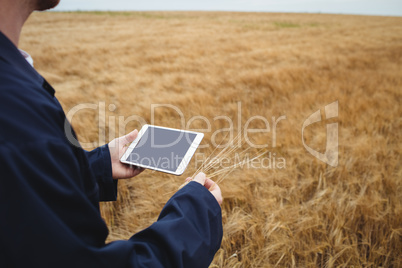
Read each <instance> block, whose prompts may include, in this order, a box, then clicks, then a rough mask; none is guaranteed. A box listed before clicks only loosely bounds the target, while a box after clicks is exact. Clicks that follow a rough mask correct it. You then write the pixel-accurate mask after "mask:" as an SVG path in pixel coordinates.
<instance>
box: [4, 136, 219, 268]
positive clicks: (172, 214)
mask: <svg viewBox="0 0 402 268" xmlns="http://www.w3.org/2000/svg"><path fill="white" fill-rule="evenodd" d="M80 173H81V170H80V168H79V163H77V161H76V159H75V158H74V154H73V153H72V152H71V151H70V150H69V149H68V147H66V146H64V145H62V144H59V143H52V142H43V143H40V144H38V143H35V144H25V145H21V146H18V147H13V146H7V145H4V144H3V145H2V144H0V174H1V177H0V215H1V216H2V220H1V221H0V241H1V243H0V267H17V268H19V267H44V268H46V267H60V268H64V267H66V268H67V267H68V268H70V267H77V268H81V267H82V268H88V267H97V268H98V267H99V268H110V267H113V268H123V267H151V268H158V267H172V268H180V267H191V268H197V267H200V268H202V267H208V265H209V264H210V262H211V260H212V259H213V257H214V254H215V253H216V251H217V250H218V248H219V246H220V243H221V239H222V216H221V208H220V206H219V205H218V203H217V202H216V200H215V198H214V197H213V196H212V194H211V193H210V192H209V191H208V190H207V189H206V188H205V187H203V186H201V185H200V184H198V183H197V182H190V183H189V184H188V185H187V186H186V187H183V188H182V189H181V190H179V191H178V192H177V193H176V194H175V195H174V196H173V197H172V198H171V199H170V200H169V201H168V202H167V203H166V205H165V207H164V208H163V210H162V212H161V214H160V216H159V218H158V220H157V221H156V222H155V223H154V224H152V225H151V226H150V227H148V228H147V229H145V230H143V231H141V232H139V233H137V234H135V235H133V236H132V237H131V238H129V239H128V240H121V241H115V242H112V243H109V244H106V243H105V240H106V237H107V227H106V225H105V223H104V222H103V220H102V218H101V216H100V214H99V210H98V208H97V206H96V205H97V202H96V200H95V199H96V198H94V197H95V196H96V194H97V189H95V188H97V187H95V188H92V187H90V185H91V184H88V186H86V185H85V184H83V183H82V180H83V178H82V177H81V175H80ZM83 189H86V190H85V191H84V190H83ZM91 192H92V193H93V196H92V200H90V199H89V198H88V193H91Z"/></svg>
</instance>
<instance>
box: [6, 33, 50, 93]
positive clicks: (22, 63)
mask: <svg viewBox="0 0 402 268" xmlns="http://www.w3.org/2000/svg"><path fill="white" fill-rule="evenodd" d="M2 61H3V62H6V63H7V64H9V65H11V66H13V67H14V68H15V69H16V70H17V71H19V72H21V73H23V74H24V75H26V76H27V78H28V79H30V80H33V81H35V82H38V83H39V84H40V85H41V87H42V88H44V89H45V90H46V91H47V92H48V93H49V94H50V95H52V96H54V93H55V91H54V89H53V88H52V87H51V86H50V85H49V83H48V82H46V80H45V79H44V78H43V77H42V76H41V75H40V74H39V73H38V72H37V71H36V70H35V69H34V68H33V67H32V66H31V65H30V64H29V63H28V62H27V61H26V60H25V58H24V56H22V55H21V52H20V51H19V50H18V48H17V47H16V46H15V45H14V44H13V43H12V42H11V41H10V40H9V39H8V38H7V37H6V36H5V35H4V34H3V33H2V32H1V31H0V62H2Z"/></svg>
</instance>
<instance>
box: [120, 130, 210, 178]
mask: <svg viewBox="0 0 402 268" xmlns="http://www.w3.org/2000/svg"><path fill="white" fill-rule="evenodd" d="M203 137H204V134H203V133H198V132H192V131H187V130H179V129H173V128H166V127H159V126H152V125H144V126H143V127H142V128H141V130H140V132H139V133H138V136H137V138H136V139H135V141H133V143H131V145H130V146H129V147H128V149H127V151H126V152H125V153H124V155H123V156H122V158H121V159H120V161H121V162H122V163H125V164H130V165H135V166H138V167H143V168H147V169H153V170H157V171H162V172H166V173H170V174H174V175H181V174H183V172H184V170H185V169H186V167H187V165H188V163H189V162H190V160H191V158H192V157H193V155H194V152H195V150H196V149H197V147H198V145H199V144H200V142H201V140H202V138H203Z"/></svg>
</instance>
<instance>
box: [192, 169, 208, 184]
mask: <svg viewBox="0 0 402 268" xmlns="http://www.w3.org/2000/svg"><path fill="white" fill-rule="evenodd" d="M206 179H207V177H206V176H205V174H204V173H203V172H200V173H198V174H197V176H195V177H194V181H196V182H198V183H200V184H201V185H204V184H205V180H206Z"/></svg>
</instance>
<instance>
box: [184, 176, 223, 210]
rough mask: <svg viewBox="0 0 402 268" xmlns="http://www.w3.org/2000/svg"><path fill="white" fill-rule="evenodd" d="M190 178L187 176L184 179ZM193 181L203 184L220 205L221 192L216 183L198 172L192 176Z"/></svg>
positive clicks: (221, 199)
mask: <svg viewBox="0 0 402 268" xmlns="http://www.w3.org/2000/svg"><path fill="white" fill-rule="evenodd" d="M190 180H191V178H187V179H186V181H190ZM194 181H196V182H198V183H200V184H201V185H204V186H205V188H207V189H208V190H209V191H210V192H211V194H212V195H213V196H214V197H215V199H216V201H218V203H219V205H222V201H223V198H222V193H221V188H219V186H218V184H216V183H215V182H214V181H213V180H211V179H209V178H207V177H206V176H205V174H204V173H202V172H200V173H198V174H197V176H195V177H194Z"/></svg>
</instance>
